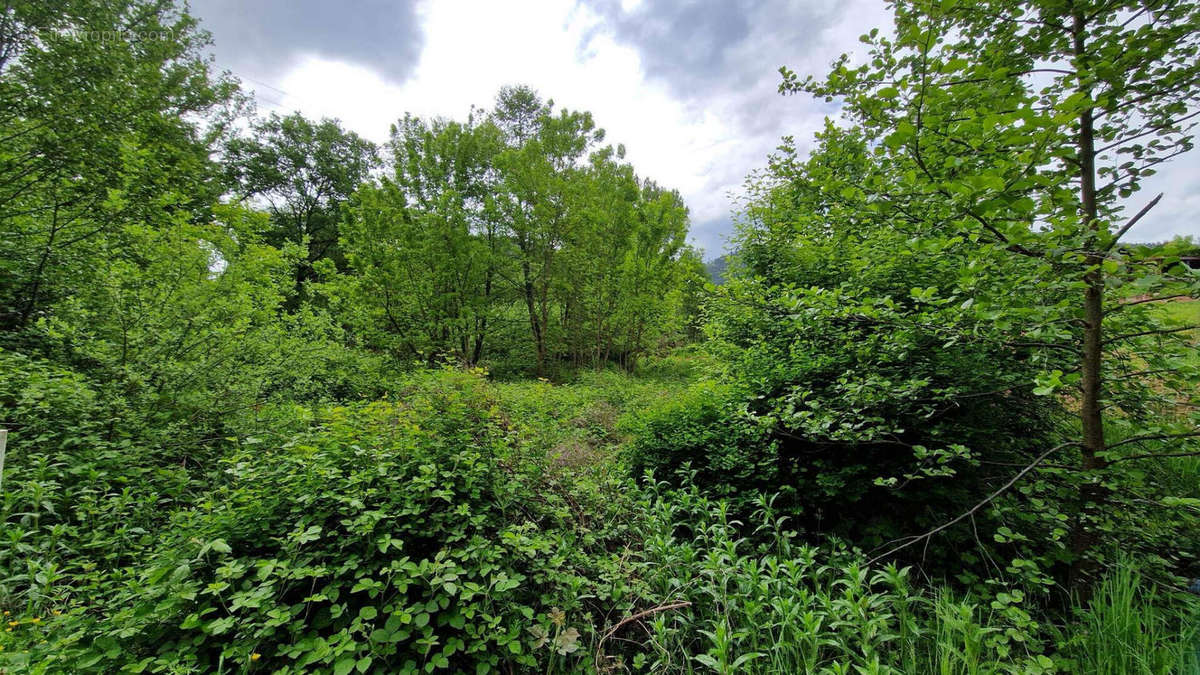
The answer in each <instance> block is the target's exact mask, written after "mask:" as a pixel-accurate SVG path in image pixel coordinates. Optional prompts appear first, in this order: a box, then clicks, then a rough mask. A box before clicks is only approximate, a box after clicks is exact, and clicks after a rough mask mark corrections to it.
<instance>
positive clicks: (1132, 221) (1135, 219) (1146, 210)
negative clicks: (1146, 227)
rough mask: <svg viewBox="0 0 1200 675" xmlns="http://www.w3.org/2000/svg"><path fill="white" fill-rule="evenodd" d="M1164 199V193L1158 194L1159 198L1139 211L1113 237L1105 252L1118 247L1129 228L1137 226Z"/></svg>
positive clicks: (1152, 200)
mask: <svg viewBox="0 0 1200 675" xmlns="http://www.w3.org/2000/svg"><path fill="white" fill-rule="evenodd" d="M1162 198H1163V193H1161V192H1160V193H1158V196H1157V197H1155V198H1154V199H1151V200H1150V203H1149V204H1147V205H1145V206H1143V207H1142V210H1141V211H1138V212H1137V213H1136V214H1134V216H1133V217H1132V218H1130V219H1129V222H1127V223H1125V225H1124V226H1123V227H1122V228H1121V229H1120V230H1117V233H1116V234H1115V235H1113V239H1112V241H1110V242H1109V243H1108V246H1105V247H1104V251H1105V252H1106V253H1107V252H1108V251H1111V250H1112V247H1114V246H1116V245H1117V241H1118V240H1120V239H1121V237H1123V236H1125V233H1126V232H1128V231H1129V228H1131V227H1133V226H1134V225H1137V223H1138V221H1139V220H1141V219H1142V217H1143V216H1145V215H1146V214H1147V213H1149V212H1150V209H1152V208H1154V207H1155V205H1157V204H1158V202H1159V201H1160V200H1162Z"/></svg>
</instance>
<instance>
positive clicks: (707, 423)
mask: <svg viewBox="0 0 1200 675" xmlns="http://www.w3.org/2000/svg"><path fill="white" fill-rule="evenodd" d="M628 426H629V429H630V431H631V432H632V434H633V439H632V441H631V443H630V444H629V448H628V450H627V451H626V460H627V462H628V464H629V466H630V469H631V471H633V472H634V474H635V475H641V474H642V473H645V472H647V471H649V472H651V473H653V474H654V475H655V476H656V477H658V478H660V479H662V480H666V481H669V482H671V483H672V484H674V485H684V484H688V483H691V484H694V485H698V486H701V487H704V488H706V489H708V490H709V492H710V494H713V495H718V496H724V497H730V498H733V499H734V500H735V501H738V502H739V503H741V502H745V501H746V500H748V499H753V497H754V496H755V494H756V493H758V492H760V491H767V492H775V491H779V490H782V491H784V492H788V491H789V488H788V486H786V485H782V484H781V478H782V474H781V472H780V463H779V462H780V460H779V457H778V454H777V452H776V444H775V442H774V441H773V440H772V439H771V436H770V429H769V428H767V427H764V425H763V424H762V423H761V422H760V421H759V420H757V419H755V418H754V417H752V416H751V415H749V414H748V413H746V411H745V409H744V407H743V406H742V405H741V404H740V403H739V401H738V399H737V398H736V397H735V396H734V395H733V393H732V391H731V390H730V389H728V388H725V387H720V386H716V385H713V384H700V385H696V386H694V387H691V388H690V389H687V390H685V391H684V392H682V393H680V394H678V395H676V396H675V397H672V398H669V399H665V400H662V401H660V402H659V403H657V404H656V405H654V406H651V407H650V408H648V409H647V410H645V411H644V412H642V413H641V414H636V415H635V416H634V417H633V419H632V421H631V422H630V423H629V424H628Z"/></svg>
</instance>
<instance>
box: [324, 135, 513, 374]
mask: <svg viewBox="0 0 1200 675" xmlns="http://www.w3.org/2000/svg"><path fill="white" fill-rule="evenodd" d="M390 147H391V151H392V166H393V167H394V173H393V175H392V176H390V177H387V178H385V179H384V180H383V181H382V183H381V184H380V185H377V186H374V185H367V186H363V187H362V188H361V189H360V190H359V192H358V193H357V194H356V195H355V196H354V198H353V200H352V204H351V207H350V208H349V209H348V210H347V219H346V222H345V224H344V225H343V232H342V242H343V246H344V247H345V250H346V254H347V258H348V262H349V268H350V270H351V272H352V273H351V274H350V275H349V276H347V277H346V278H345V279H344V280H343V283H342V288H343V289H345V290H346V291H349V292H350V293H351V294H350V295H349V296H348V297H347V299H346V300H345V302H346V303H351V304H353V305H355V306H356V307H355V309H356V310H358V311H360V312H361V311H364V310H365V311H366V313H367V316H366V317H365V318H366V321H367V324H368V325H370V326H377V327H381V328H379V329H378V330H379V331H380V335H381V336H384V337H385V338H386V341H387V342H388V343H390V344H394V345H398V346H401V347H402V349H403V351H405V352H407V353H409V354H411V355H412V356H415V357H417V358H419V359H422V360H426V361H430V362H433V361H435V360H437V359H438V358H440V357H443V356H451V357H452V358H454V359H455V360H456V361H458V362H459V363H463V364H468V365H469V364H474V363H477V362H478V361H479V360H480V359H481V358H482V357H483V355H484V350H485V347H486V346H487V343H488V336H489V333H490V332H491V331H494V330H495V328H496V321H495V320H494V315H495V313H496V311H497V308H498V306H499V303H498V300H497V297H496V295H497V292H498V289H499V280H498V274H499V270H498V268H497V266H498V265H499V264H500V263H501V262H502V258H501V256H500V250H501V248H502V247H503V246H504V245H505V242H504V241H503V240H502V237H501V235H500V233H499V232H498V228H497V225H496V223H495V222H494V221H493V220H492V219H490V218H488V217H487V213H486V211H487V209H486V203H487V199H488V195H489V192H490V185H491V181H492V180H493V179H492V174H493V172H494V171H493V168H492V165H491V158H492V157H493V156H494V154H495V153H496V151H497V150H498V149H499V142H498V138H497V131H496V129H495V127H492V126H491V125H490V124H486V123H483V124H481V123H479V122H478V121H476V120H475V118H474V116H473V115H472V117H471V118H469V119H468V120H467V122H466V123H459V122H451V121H446V120H434V121H432V122H425V121H423V120H421V119H419V118H416V117H413V116H405V117H404V119H403V120H401V121H400V122H399V123H398V124H396V125H394V126H393V128H392V140H391V143H390ZM343 307H345V303H343ZM347 309H348V310H349V309H350V308H348V307H347ZM351 311H353V310H351ZM363 328H364V329H368V328H367V325H364V326H363ZM368 330H369V329H368Z"/></svg>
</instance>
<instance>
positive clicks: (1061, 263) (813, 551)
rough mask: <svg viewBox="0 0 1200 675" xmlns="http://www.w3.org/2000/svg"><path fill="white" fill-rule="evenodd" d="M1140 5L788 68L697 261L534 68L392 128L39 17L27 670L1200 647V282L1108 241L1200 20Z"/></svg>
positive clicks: (465, 665)
mask: <svg viewBox="0 0 1200 675" xmlns="http://www.w3.org/2000/svg"><path fill="white" fill-rule="evenodd" d="M1118 5H1119V6H1117V5H1113V4H1112V3H1103V4H1101V3H1079V2H1075V3H1071V4H1062V3H1057V2H1033V3H1013V2H988V3H978V2H971V3H957V2H946V3H940V4H935V5H921V6H915V5H909V4H899V5H897V6H896V7H895V8H894V9H895V15H896V24H895V26H894V29H893V30H892V31H891V32H890V33H888V34H886V35H881V34H880V33H878V32H873V33H871V34H870V35H868V36H865V38H864V39H865V41H866V42H867V44H868V45H869V49H870V50H871V51H870V56H869V58H868V60H867V61H866V62H865V63H864V64H863V65H861V66H853V65H851V63H850V62H849V61H847V60H842V61H839V62H838V63H837V64H836V65H835V66H834V69H833V71H832V72H831V74H830V76H829V77H828V78H827V79H825V80H820V81H818V80H812V79H810V80H805V81H802V80H800V79H799V78H797V77H796V76H794V75H793V74H792V73H791V72H790V71H787V70H785V71H784V73H783V84H782V87H781V89H782V90H784V91H785V92H800V91H806V92H809V93H813V94H816V95H818V96H828V97H837V98H839V99H840V101H841V103H842V105H843V108H842V109H843V112H844V114H843V116H842V117H841V118H839V119H838V120H836V121H831V122H830V123H829V124H828V125H827V127H826V128H825V129H824V130H823V131H822V132H821V133H820V134H818V136H817V138H816V139H815V145H814V148H813V150H812V151H811V152H809V153H808V154H807V155H804V156H802V155H801V154H800V153H799V152H798V151H797V150H796V149H795V144H794V143H793V142H791V141H790V140H788V141H785V143H784V145H783V146H782V147H781V149H780V151H779V152H778V153H777V154H776V155H774V156H773V157H772V158H770V161H769V165H768V167H767V168H766V169H765V170H764V171H763V172H761V173H759V174H756V175H755V176H752V177H751V178H750V179H749V180H748V182H747V185H746V201H745V208H744V209H743V211H742V213H741V217H740V223H739V226H738V231H737V233H736V235H735V239H734V242H733V244H734V248H735V249H736V253H735V254H734V255H732V256H730V257H728V258H724V259H722V260H723V261H725V262H727V263H728V268H726V269H725V270H724V272H723V274H722V276H723V281H724V283H723V284H722V285H721V286H719V287H713V286H711V285H709V284H706V283H705V282H704V278H703V275H704V268H703V265H702V264H701V262H700V259H699V254H698V252H696V251H694V250H692V249H691V248H690V247H688V246H687V245H686V244H685V237H686V232H687V212H686V209H685V208H684V206H683V203H682V201H681V199H680V197H679V195H678V194H677V193H675V192H673V191H671V190H668V189H665V188H663V187H661V186H659V185H657V184H656V183H654V182H653V181H651V180H648V179H645V178H642V177H639V176H638V175H637V174H636V173H635V172H634V170H633V168H632V167H631V166H630V165H629V164H628V163H627V162H626V161H625V160H624V152H623V149H622V148H621V147H620V146H616V147H613V146H608V145H604V135H603V133H602V132H601V131H600V130H599V129H598V128H597V127H596V126H595V122H594V121H593V120H592V118H591V116H590V115H589V114H587V113H584V112H577V111H567V110H557V109H556V108H555V107H554V105H553V103H552V102H550V101H544V100H543V99H541V98H540V97H539V96H538V94H537V93H535V92H533V91H532V90H530V89H528V88H524V87H513V88H506V89H504V90H502V91H501V92H500V94H499V96H498V97H497V99H496V102H495V104H494V106H493V107H492V108H491V109H487V110H473V111H472V112H471V113H470V114H469V115H468V116H467V118H466V119H465V120H460V121H452V120H444V119H418V118H415V117H411V116H406V117H403V118H401V119H400V120H398V121H397V123H396V125H395V126H394V127H393V129H392V134H391V140H390V141H389V142H388V143H387V144H386V145H385V146H383V147H382V148H377V147H375V146H373V145H372V144H371V143H369V142H367V141H365V140H364V139H362V138H361V137H358V136H357V135H355V134H353V133H352V132H349V131H347V130H345V129H343V128H342V127H341V126H340V124H339V123H338V122H336V121H335V120H321V121H312V120H307V119H305V118H304V117H302V116H300V115H298V114H296V115H288V116H282V117H281V116H271V117H268V118H266V119H253V118H250V117H248V115H249V112H250V111H249V110H248V109H247V108H246V102H245V100H244V99H243V98H242V97H241V95H240V94H239V93H238V88H237V83H236V81H235V80H233V79H232V78H230V77H228V76H224V75H219V74H215V73H213V72H211V70H210V68H209V64H208V63H207V62H206V61H205V58H204V52H205V49H206V38H205V36H204V34H203V33H202V32H201V31H200V30H199V27H198V26H197V25H196V24H195V22H194V20H193V19H191V18H190V17H188V16H187V14H186V13H185V12H184V11H183V10H182V9H181V8H179V7H178V6H175V5H174V4H172V3H169V2H157V1H154V2H151V1H147V0H109V1H106V2H97V1H96V0H71V1H69V2H66V3H59V6H57V7H54V8H48V7H45V6H44V4H43V3H16V4H13V5H11V6H10V7H8V8H7V9H6V10H5V13H4V16H3V18H4V21H3V22H0V41H2V44H0V137H2V138H3V139H4V142H3V147H2V148H0V240H3V241H4V242H5V250H4V255H3V256H0V424H2V425H3V426H4V427H5V428H6V429H7V430H8V431H9V436H8V449H7V450H8V452H7V457H6V460H5V463H4V470H3V477H2V480H3V484H2V485H3V493H2V494H0V610H2V611H3V612H4V614H3V617H4V624H3V625H2V626H0V670H5V671H11V672H35V673H42V672H45V673H52V672H70V673H76V672H97V673H110V672H162V673H189V672H283V673H286V672H314V671H317V672H333V673H338V674H340V675H347V674H348V673H351V672H361V673H367V672H378V673H385V672H388V673H390V672H418V671H421V672H434V671H439V670H440V671H448V672H464V671H465V672H479V673H482V672H497V671H499V672H516V671H521V672H626V671H633V672H697V671H704V672H708V671H716V672H723V673H724V672H814V673H839V674H840V673H901V672H902V673H923V672H939V673H1003V672H1012V673H1043V672H1047V673H1048V672H1078V673H1093V672H1100V673H1104V672H1111V673H1114V674H1115V673H1148V674H1150V673H1169V672H1176V673H1188V672H1196V671H1197V669H1200V662H1198V661H1197V656H1198V655H1197V647H1196V645H1197V625H1198V624H1197V605H1196V602H1195V600H1194V598H1190V597H1189V596H1188V595H1187V594H1186V593H1185V592H1184V590H1183V589H1184V587H1185V586H1186V585H1187V583H1188V580H1189V578H1195V577H1197V576H1200V567H1197V565H1198V564H1200V563H1198V560H1200V536H1198V535H1197V533H1200V522H1198V521H1200V461H1198V460H1200V458H1197V456H1196V453H1197V445H1196V443H1197V438H1198V434H1200V432H1198V431H1197V428H1198V427H1197V425H1198V421H1200V420H1198V418H1197V410H1198V409H1200V401H1198V400H1197V394H1198V390H1197V387H1196V383H1197V382H1200V361H1198V360H1197V359H1196V351H1195V350H1196V342H1195V333H1194V332H1192V331H1193V329H1194V328H1195V324H1196V321H1197V317H1196V316H1195V312H1194V311H1192V309H1191V308H1194V307H1195V306H1197V305H1198V304H1200V303H1195V302H1183V301H1182V300H1184V299H1193V298H1196V297H1197V296H1198V295H1200V277H1198V276H1197V272H1196V271H1195V270H1193V269H1191V268H1189V267H1187V265H1185V264H1182V263H1181V262H1180V260H1181V256H1184V255H1186V254H1188V253H1190V252H1193V251H1194V244H1192V243H1190V242H1189V241H1186V240H1179V241H1176V242H1171V243H1168V244H1164V245H1160V246H1155V247H1138V246H1126V245H1123V244H1122V243H1121V237H1122V236H1124V235H1126V234H1127V232H1128V231H1129V229H1130V227H1132V226H1133V225H1134V224H1136V222H1137V221H1138V220H1140V219H1142V218H1148V217H1153V216H1152V211H1150V208H1151V207H1152V206H1153V203H1154V202H1155V201H1156V200H1151V201H1150V202H1149V204H1150V206H1147V207H1145V208H1140V210H1138V211H1137V212H1136V213H1135V214H1134V215H1133V216H1131V217H1127V216H1126V214H1125V212H1124V209H1125V208H1126V203H1125V202H1123V201H1122V199H1123V198H1124V197H1129V196H1132V195H1134V194H1136V191H1137V188H1138V186H1139V184H1140V181H1141V180H1142V178H1144V177H1145V176H1147V175H1149V173H1150V172H1152V171H1153V170H1154V167H1156V166H1158V165H1159V164H1161V163H1162V162H1164V161H1166V160H1167V159H1169V158H1170V157H1172V156H1174V155H1176V154H1179V153H1182V152H1184V151H1186V150H1188V149H1189V148H1190V145H1191V139H1190V135H1189V129H1190V127H1189V126H1188V125H1189V124H1190V122H1189V120H1190V119H1192V118H1191V117H1190V115H1192V114H1193V113H1192V112H1191V111H1192V110H1193V109H1194V108H1195V106H1196V105H1197V100H1196V96H1197V91H1200V89H1198V87H1197V82H1196V79H1197V77H1200V66H1197V63H1200V60H1198V59H1196V56H1197V51H1198V50H1200V47H1198V41H1200V10H1198V9H1197V7H1196V5H1195V4H1194V3H1163V4H1162V5H1145V4H1141V3H1129V4H1128V5H1127V6H1126V5H1123V4H1120V3H1118ZM97 26H104V27H108V26H111V27H113V28H119V29H121V30H119V31H114V34H117V33H119V34H120V35H123V36H126V37H125V39H115V40H104V41H92V40H81V39H78V37H77V35H76V33H75V32H74V30H75V29H78V28H81V27H90V28H91V29H95V28H96V27H97ZM168 32H169V33H170V34H171V35H173V36H174V37H175V39H173V40H171V41H162V40H152V41H142V40H140V39H138V38H137V36H139V35H150V34H160V33H168ZM81 92H83V93H86V94H87V95H81ZM243 120H245V121H249V122H250V124H249V125H244V124H240V123H239V122H240V121H243ZM1106 181H1107V182H1106ZM551 377H553V378H554V379H553V381H551V379H550V378H551Z"/></svg>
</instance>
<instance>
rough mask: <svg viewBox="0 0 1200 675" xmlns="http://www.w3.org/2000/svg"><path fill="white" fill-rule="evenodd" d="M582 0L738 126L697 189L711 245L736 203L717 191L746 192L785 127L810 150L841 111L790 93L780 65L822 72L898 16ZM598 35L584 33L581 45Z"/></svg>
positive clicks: (798, 0) (704, 241)
mask: <svg viewBox="0 0 1200 675" xmlns="http://www.w3.org/2000/svg"><path fill="white" fill-rule="evenodd" d="M578 2H579V3H581V4H582V5H584V6H587V7H590V8H591V9H593V10H594V11H595V12H596V13H597V14H599V15H600V17H601V19H602V23H601V26H600V27H599V28H598V31H597V32H598V33H599V32H603V33H605V34H607V35H609V36H611V37H612V39H613V40H615V41H616V42H618V43H621V44H625V45H628V46H631V47H633V48H634V49H635V50H636V51H637V53H638V55H639V57H640V59H641V63H642V69H643V71H644V73H645V75H646V77H647V78H648V79H650V80H651V81H657V82H659V83H661V84H662V85H663V86H665V87H666V89H667V90H668V91H669V92H670V93H671V95H672V96H674V97H675V98H676V99H677V100H679V101H681V102H683V103H684V104H685V105H686V106H687V107H688V108H689V110H691V111H692V112H693V113H694V114H696V115H698V116H699V115H706V114H711V115H716V116H718V117H719V118H720V119H722V120H724V121H726V122H727V123H729V124H730V125H731V126H732V127H733V128H734V129H735V130H736V131H735V133H736V137H737V138H738V140H739V143H738V144H737V146H736V148H733V149H731V150H730V151H729V152H727V153H725V154H724V156H723V157H722V158H720V159H719V160H717V161H716V162H714V164H713V165H712V166H710V167H707V171H706V175H707V176H708V180H707V181H706V183H707V184H706V185H705V186H704V188H703V189H702V190H701V191H700V193H699V194H693V195H688V197H689V199H688V201H689V202H690V203H691V204H692V206H693V210H692V222H693V231H692V234H693V238H694V239H695V240H696V241H697V242H698V243H699V244H700V245H702V246H704V248H705V249H706V250H707V251H708V252H709V253H710V254H719V253H720V252H722V250H723V249H724V238H725V235H727V234H728V233H729V232H730V230H731V229H732V227H731V224H730V219H729V217H728V214H729V211H730V207H734V206H735V205H734V204H732V203H731V202H730V201H728V200H724V199H721V200H714V199H712V198H711V196H712V195H720V196H722V197H723V196H724V195H725V194H726V193H728V192H730V191H733V192H735V193H737V192H740V188H739V186H740V185H741V183H742V181H743V179H744V178H745V177H746V175H747V174H748V173H749V172H750V171H751V170H752V169H754V168H756V167H759V166H762V165H765V164H766V161H767V155H768V154H769V153H771V152H772V151H774V150H775V148H776V147H777V146H778V144H779V140H780V138H781V137H782V136H785V135H794V136H795V138H796V141H797V144H798V145H799V147H800V148H801V149H804V148H806V147H807V146H808V144H809V140H810V139H811V137H812V134H813V132H815V131H817V130H818V129H820V127H821V124H822V120H823V119H824V117H825V116H826V115H835V114H836V113H837V106H836V105H829V104H826V103H824V102H821V101H816V100H813V99H811V98H808V97H805V96H796V97H783V96H781V95H780V94H779V93H778V86H779V82H780V76H779V73H778V69H779V67H780V66H783V65H786V66H788V67H791V68H793V69H794V70H796V71H797V72H799V73H801V74H810V73H812V74H820V73H823V72H825V71H826V70H827V68H828V65H829V63H830V62H831V61H832V60H833V59H834V58H836V57H837V55H838V54H840V53H841V52H842V51H844V50H847V49H851V50H852V49H854V48H855V47H856V46H857V42H856V41H855V38H856V37H857V36H858V35H859V34H861V33H863V32H866V31H867V30H869V29H870V28H872V27H873V26H874V25H875V24H877V23H878V24H880V25H881V26H882V25H883V24H885V23H886V22H887V21H888V20H889V17H888V15H887V13H886V12H884V10H883V3H882V1H881V0H853V1H851V2H844V1H842V0H788V1H781V0H734V1H732V2H728V1H722V0H703V1H695V0H693V1H690V2H661V1H656V0H645V2H643V3H642V4H641V5H640V6H638V7H636V8H634V9H632V10H631V11H625V10H623V9H622V7H621V3H620V0H578ZM851 14H853V16H851ZM593 38H594V36H592V35H589V36H588V37H586V38H585V40H584V44H583V45H581V46H580V51H581V52H584V53H586V51H587V50H588V49H589V47H590V44H589V43H591V42H592V41H593ZM718 201H720V203H721V205H722V207H721V208H718V207H717V202H718Z"/></svg>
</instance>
